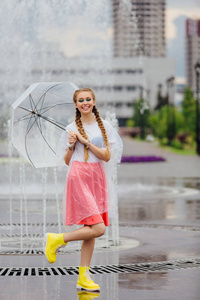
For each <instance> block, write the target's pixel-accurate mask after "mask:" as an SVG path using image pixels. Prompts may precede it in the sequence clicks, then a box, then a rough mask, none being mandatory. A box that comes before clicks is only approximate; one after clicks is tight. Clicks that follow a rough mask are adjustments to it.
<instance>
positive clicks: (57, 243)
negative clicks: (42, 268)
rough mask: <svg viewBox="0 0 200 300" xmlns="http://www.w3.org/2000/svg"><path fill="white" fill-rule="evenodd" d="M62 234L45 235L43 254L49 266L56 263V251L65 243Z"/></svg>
mask: <svg viewBox="0 0 200 300" xmlns="http://www.w3.org/2000/svg"><path fill="white" fill-rule="evenodd" d="M63 236H64V233H60V234H56V233H47V234H46V245H45V250H44V253H45V255H46V258H47V259H48V261H49V262H50V264H53V263H54V262H55V261H56V254H57V252H58V250H59V249H60V248H62V247H64V246H65V245H67V243H65V242H64V239H63Z"/></svg>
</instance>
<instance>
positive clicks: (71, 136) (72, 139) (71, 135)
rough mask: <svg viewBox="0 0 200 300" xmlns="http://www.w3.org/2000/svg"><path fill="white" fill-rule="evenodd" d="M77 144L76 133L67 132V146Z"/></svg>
mask: <svg viewBox="0 0 200 300" xmlns="http://www.w3.org/2000/svg"><path fill="white" fill-rule="evenodd" d="M76 142H77V133H76V132H75V131H70V132H69V144H75V143H76Z"/></svg>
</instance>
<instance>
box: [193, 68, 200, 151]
mask: <svg viewBox="0 0 200 300" xmlns="http://www.w3.org/2000/svg"><path fill="white" fill-rule="evenodd" d="M194 68H195V72H196V143H197V145H196V152H197V154H198V155H200V135H199V131H200V130H199V89H200V87H199V74H200V63H199V62H197V63H196V65H195V67H194Z"/></svg>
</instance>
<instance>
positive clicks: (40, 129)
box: [36, 120, 56, 154]
mask: <svg viewBox="0 0 200 300" xmlns="http://www.w3.org/2000/svg"><path fill="white" fill-rule="evenodd" d="M36 123H37V126H38V129H39V131H40V133H41V135H42V137H43V139H44V140H45V142H46V143H47V145H48V146H49V148H50V149H51V150H52V151H53V152H54V153H55V154H56V152H55V151H54V150H53V148H52V147H51V146H50V145H49V143H48V142H47V140H46V138H45V136H44V135H43V133H42V128H40V127H42V126H41V124H40V126H39V125H38V122H37V120H36Z"/></svg>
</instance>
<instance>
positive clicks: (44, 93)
mask: <svg viewBox="0 0 200 300" xmlns="http://www.w3.org/2000/svg"><path fill="white" fill-rule="evenodd" d="M59 84H60V83H57V84H55V85H53V86H51V87H50V88H48V89H47V90H46V91H45V92H44V94H45V95H46V93H47V92H48V91H50V90H51V89H53V88H54V87H55V86H57V85H59ZM44 94H43V95H44ZM43 95H42V96H41V97H40V98H39V100H38V102H37V104H36V107H37V106H38V105H39V102H40V100H41V99H42V97H43Z"/></svg>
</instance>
